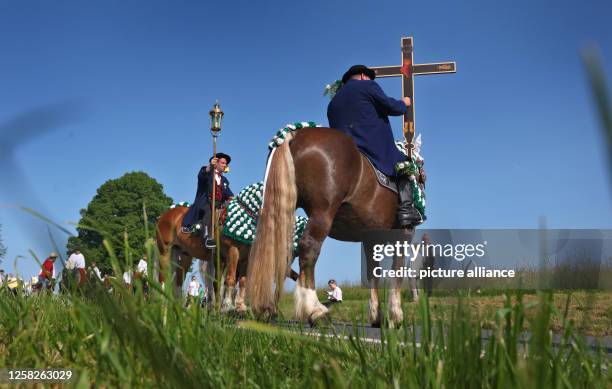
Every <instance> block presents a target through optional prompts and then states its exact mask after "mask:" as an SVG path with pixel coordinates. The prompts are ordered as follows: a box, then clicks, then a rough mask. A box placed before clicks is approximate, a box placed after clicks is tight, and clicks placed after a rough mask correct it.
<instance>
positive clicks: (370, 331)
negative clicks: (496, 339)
mask: <svg viewBox="0 0 612 389" xmlns="http://www.w3.org/2000/svg"><path fill="white" fill-rule="evenodd" d="M277 325H278V326H279V327H281V328H288V329H290V330H293V331H303V332H305V333H308V334H326V335H332V336H333V335H334V334H335V335H336V336H348V335H355V334H358V335H359V337H360V338H361V339H363V340H366V341H369V342H375V343H378V342H380V328H373V327H372V326H370V325H357V326H353V324H351V323H344V322H334V323H333V328H331V326H327V327H315V328H311V327H308V326H307V325H306V326H305V325H303V324H301V323H299V322H297V321H288V322H282V323H277ZM422 332H423V330H422V327H420V326H417V328H416V341H417V344H418V343H419V342H420V341H421V338H422ZM492 334H493V331H491V330H486V329H483V330H482V341H483V342H485V343H486V342H488V341H489V339H491V336H492ZM530 337H531V333H530V332H527V331H526V332H524V333H523V335H522V337H521V338H522V339H521V342H522V343H523V344H526V343H527V342H528V341H529V338H530ZM583 339H584V341H585V343H586V344H587V345H588V346H589V347H590V348H591V349H592V350H593V351H595V350H597V347H598V345H601V346H602V347H603V349H604V351H605V352H606V353H607V354H609V355H612V337H609V336H606V337H601V338H599V337H594V336H584V337H583ZM552 342H553V347H559V345H561V342H562V336H561V335H558V334H554V335H553V339H552Z"/></svg>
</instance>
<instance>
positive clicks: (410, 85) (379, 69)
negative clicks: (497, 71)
mask: <svg viewBox="0 0 612 389" xmlns="http://www.w3.org/2000/svg"><path fill="white" fill-rule="evenodd" d="M372 70H374V72H375V73H376V77H378V78H385V77H402V96H404V97H409V98H410V102H411V104H410V107H408V112H407V113H406V114H405V115H404V126H403V131H404V138H405V139H406V141H407V143H408V145H409V148H408V150H407V151H408V153H409V155H411V154H410V153H411V152H412V139H413V138H414V116H415V115H414V76H418V75H420V74H441V73H455V72H457V64H456V63H455V62H438V63H426V64H418V65H415V64H414V61H413V46H412V37H403V38H402V65H401V66H376V67H372Z"/></svg>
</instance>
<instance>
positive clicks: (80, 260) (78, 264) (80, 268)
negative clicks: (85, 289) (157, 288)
mask: <svg viewBox="0 0 612 389" xmlns="http://www.w3.org/2000/svg"><path fill="white" fill-rule="evenodd" d="M66 269H68V270H70V271H71V272H72V275H73V276H74V278H76V277H77V275H78V277H79V278H78V279H79V285H83V284H84V283H85V281H86V280H87V271H86V270H85V257H84V256H83V254H81V250H80V249H79V248H76V249H75V250H74V253H72V254H70V257H68V262H67V263H66Z"/></svg>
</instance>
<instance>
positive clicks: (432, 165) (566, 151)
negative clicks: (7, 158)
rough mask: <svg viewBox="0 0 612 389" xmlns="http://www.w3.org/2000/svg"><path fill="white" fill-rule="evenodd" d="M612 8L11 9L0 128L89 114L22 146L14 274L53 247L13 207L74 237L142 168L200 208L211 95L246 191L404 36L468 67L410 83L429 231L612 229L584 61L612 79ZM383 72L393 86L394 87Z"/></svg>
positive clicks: (98, 5) (1, 61)
mask: <svg viewBox="0 0 612 389" xmlns="http://www.w3.org/2000/svg"><path fill="white" fill-rule="evenodd" d="M260 3H261V4H260ZM611 14H612V4H611V3H610V2H609V1H604V0H601V1H598V0H590V1H583V2H579V3H576V2H570V1H523V0H520V1H513V2H503V3H502V2H491V1H468V2H457V1H448V2H436V3H435V4H432V3H427V2H409V1H403V2H400V1H397V2H394V1H381V2H376V3H373V2H365V1H351V2H348V1H343V2H341V1H310V2H265V3H263V2H248V1H233V2H204V1H174V2H169V1H165V2H162V1H99V2H79V1H54V2H49V1H0V52H1V53H2V55H1V56H0V101H1V102H2V104H0V126H2V125H3V124H4V123H6V122H7V121H8V120H10V119H11V118H13V117H15V116H16V115H18V114H21V113H24V112H27V111H29V110H32V109H34V108H36V107H40V106H45V105H48V104H57V103H59V104H63V102H66V101H68V102H70V104H76V106H77V107H78V112H76V113H77V114H78V115H76V116H77V117H76V118H74V119H73V120H68V121H67V122H66V123H65V124H64V125H57V126H55V127H54V130H53V131H49V132H47V133H44V134H42V135H40V136H38V137H35V138H32V139H30V140H29V141H28V142H25V143H20V144H19V145H18V146H17V148H16V149H15V151H14V160H16V162H17V165H18V166H19V167H20V169H21V170H20V171H19V177H22V178H23V179H25V180H27V181H28V182H29V184H30V185H31V187H33V188H34V191H35V194H34V195H32V194H31V193H18V192H15V191H12V192H11V188H16V189H15V190H17V191H18V190H19V188H21V186H20V185H17V182H16V181H15V182H14V180H15V178H14V177H13V175H11V174H12V173H11V172H9V171H8V170H7V169H8V168H7V166H8V165H5V166H2V167H0V172H2V174H3V176H2V181H1V184H0V185H1V188H3V189H4V190H2V191H0V196H2V198H1V199H0V204H2V208H0V223H2V237H3V240H4V243H5V245H6V246H7V247H8V255H7V258H6V259H5V261H4V263H3V264H2V267H3V268H5V269H6V270H7V271H12V270H13V260H14V258H15V257H16V256H18V255H24V256H26V258H25V259H20V260H19V261H18V265H19V270H20V271H21V273H23V274H24V275H30V274H32V273H35V272H36V268H37V265H36V264H35V262H34V260H33V259H31V257H30V256H29V255H28V249H33V250H35V251H36V252H37V253H40V254H41V255H44V254H46V252H48V251H50V250H51V246H50V244H49V242H48V240H47V239H44V238H42V237H45V236H46V234H47V233H46V229H45V226H44V223H42V222H40V221H37V220H35V219H33V218H32V217H31V216H30V215H27V214H24V213H23V212H20V211H17V210H15V209H14V208H11V207H10V206H11V205H14V204H17V203H21V202H24V201H26V202H29V204H26V205H30V204H31V205H32V206H36V207H37V208H38V207H40V208H43V209H44V210H45V212H46V214H48V215H49V216H50V217H51V218H53V219H54V220H56V221H58V222H59V223H60V224H62V225H65V226H66V227H67V228H69V229H72V230H74V228H73V226H71V225H69V224H67V222H76V221H77V220H78V218H79V209H81V208H84V207H85V206H86V205H87V203H88V202H89V201H90V200H91V198H92V197H93V195H94V194H95V191H96V188H98V187H99V186H100V185H101V184H102V183H103V182H104V181H106V180H107V179H109V178H116V177H119V176H121V175H122V174H124V173H126V172H129V171H134V170H142V171H145V172H147V173H149V174H150V175H151V176H153V177H154V178H156V179H157V180H158V181H159V182H161V183H162V184H163V185H164V188H165V190H166V193H167V194H168V195H170V196H171V197H172V198H173V199H175V200H176V201H180V200H188V201H192V199H193V195H194V192H195V185H196V173H197V171H198V170H199V167H200V166H201V164H202V163H204V162H205V161H207V160H208V157H209V154H210V153H211V149H212V146H211V142H210V136H209V132H208V124H209V119H208V110H209V109H210V107H211V106H212V104H213V103H214V101H215V100H216V99H219V100H220V102H221V105H222V108H223V110H224V111H225V113H226V116H225V121H224V129H223V133H222V135H221V138H220V141H219V149H220V150H222V151H224V152H227V153H230V154H231V155H232V157H233V160H232V164H231V167H232V172H231V173H230V174H229V176H228V178H229V179H230V182H231V184H232V187H233V189H234V190H235V191H238V190H239V189H241V188H242V187H244V186H246V185H248V184H250V183H252V182H255V181H257V180H260V179H261V178H262V175H263V170H264V161H265V157H266V153H267V149H266V144H267V142H268V141H269V139H270V138H271V136H272V135H273V134H274V132H275V131H276V130H277V129H278V128H279V127H281V126H283V125H284V124H286V123H289V122H293V121H300V120H314V121H316V122H318V123H321V124H327V118H326V116H325V114H326V107H327V103H328V99H327V98H326V97H323V96H322V91H323V86H324V85H325V84H326V83H328V82H330V81H333V80H335V79H337V78H339V77H340V76H341V75H342V73H343V72H344V71H345V70H346V69H347V68H348V67H349V66H351V65H353V64H356V63H364V64H366V65H370V66H377V65H395V64H398V63H399V61H400V50H399V43H400V37H402V36H414V39H415V61H416V62H417V63H425V62H436V61H445V60H454V61H456V62H457V68H458V73H457V74H455V75H440V76H421V77H419V78H417V80H416V83H415V89H416V92H415V93H416V101H415V103H416V112H417V116H416V117H417V131H418V132H422V134H423V143H424V145H423V153H424V156H425V159H426V168H427V172H428V177H429V181H428V188H427V196H428V206H429V207H428V216H429V220H428V221H427V223H426V224H425V227H427V228H506V227H525V228H533V227H537V226H538V219H539V218H540V217H542V216H543V217H546V220H547V223H548V226H550V227H563V228H610V227H612V223H611V220H612V218H611V216H612V205H611V201H610V199H611V197H610V192H609V188H610V186H609V172H608V171H607V170H606V158H605V154H604V151H605V150H604V147H603V142H602V140H603V138H602V136H601V133H600V130H599V127H598V125H599V123H598V118H597V116H596V115H595V109H594V106H593V104H592V101H591V96H590V92H589V90H588V87H587V84H586V77H585V74H584V69H583V66H582V63H581V60H580V55H579V53H580V50H581V49H582V48H584V47H585V46H587V45H589V44H595V45H597V46H598V47H599V50H600V52H601V56H602V60H603V64H604V69H605V70H606V73H607V74H608V75H609V74H612V27H610V23H609V16H610V15H611ZM380 83H381V85H382V87H383V88H384V89H385V91H386V92H387V93H388V94H389V95H391V96H395V97H399V94H400V93H401V86H400V82H399V80H397V79H393V80H390V79H387V80H382V81H381V82H380ZM393 123H394V126H395V134H396V137H397V138H399V137H400V136H401V133H400V131H399V129H400V127H399V121H397V120H396V121H394V122H393ZM0 135H1V136H2V137H3V138H2V139H7V138H6V137H8V138H10V139H19V137H20V134H19V133H18V132H16V131H15V132H14V133H12V132H11V131H10V130H8V131H5V133H4V134H0ZM3 163H4V162H3ZM35 197H37V198H38V199H39V200H36V199H35ZM58 236H59V235H58ZM358 261H359V246H358V245H356V244H346V243H339V242H334V241H327V242H326V243H325V245H324V247H323V251H322V255H321V258H320V260H319V266H318V268H317V277H318V278H317V282H318V283H324V282H325V281H326V280H327V279H328V278H330V277H334V278H336V279H338V280H349V279H350V280H357V279H358V277H359V266H358V265H357V264H358Z"/></svg>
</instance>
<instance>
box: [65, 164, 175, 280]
mask: <svg viewBox="0 0 612 389" xmlns="http://www.w3.org/2000/svg"><path fill="white" fill-rule="evenodd" d="M171 204H172V199H171V198H170V197H168V196H166V194H165V193H164V190H163V186H162V185H161V184H160V183H158V182H157V181H156V180H155V179H153V178H151V177H150V176H149V175H147V174H146V173H144V172H132V173H127V174H125V175H123V176H122V177H120V178H117V179H112V180H108V181H106V182H105V183H104V184H103V185H102V186H100V187H99V188H98V190H97V192H96V195H95V196H94V198H93V199H92V200H91V202H90V203H89V204H88V205H87V208H86V209H82V210H81V220H80V221H79V225H78V227H77V232H78V236H75V237H71V238H70V239H68V244H67V249H68V252H69V253H71V252H73V251H74V249H76V248H77V247H78V248H80V250H81V252H82V253H83V255H84V256H85V260H86V261H87V264H89V263H91V261H96V262H97V263H98V267H99V268H100V269H102V270H109V269H110V268H111V265H110V256H109V254H108V250H107V249H106V248H105V247H104V244H103V240H104V239H108V241H109V242H110V243H111V245H112V247H113V249H114V250H113V251H114V252H115V254H116V255H117V259H118V260H119V262H120V263H125V262H126V261H127V259H128V258H130V260H131V261H134V260H135V259H137V258H135V257H133V255H135V256H140V255H142V254H143V252H144V244H145V242H146V240H147V239H148V238H154V237H155V224H156V222H157V219H158V218H159V216H160V215H161V214H162V213H164V212H165V211H166V210H167V209H168V207H169V206H170V205H171ZM145 211H146V212H145ZM145 214H146V218H147V220H146V223H145V220H144V217H145ZM145 225H146V227H145ZM126 240H127V243H128V244H127V245H126V244H125V242H126ZM126 247H128V248H129V249H126Z"/></svg>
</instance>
